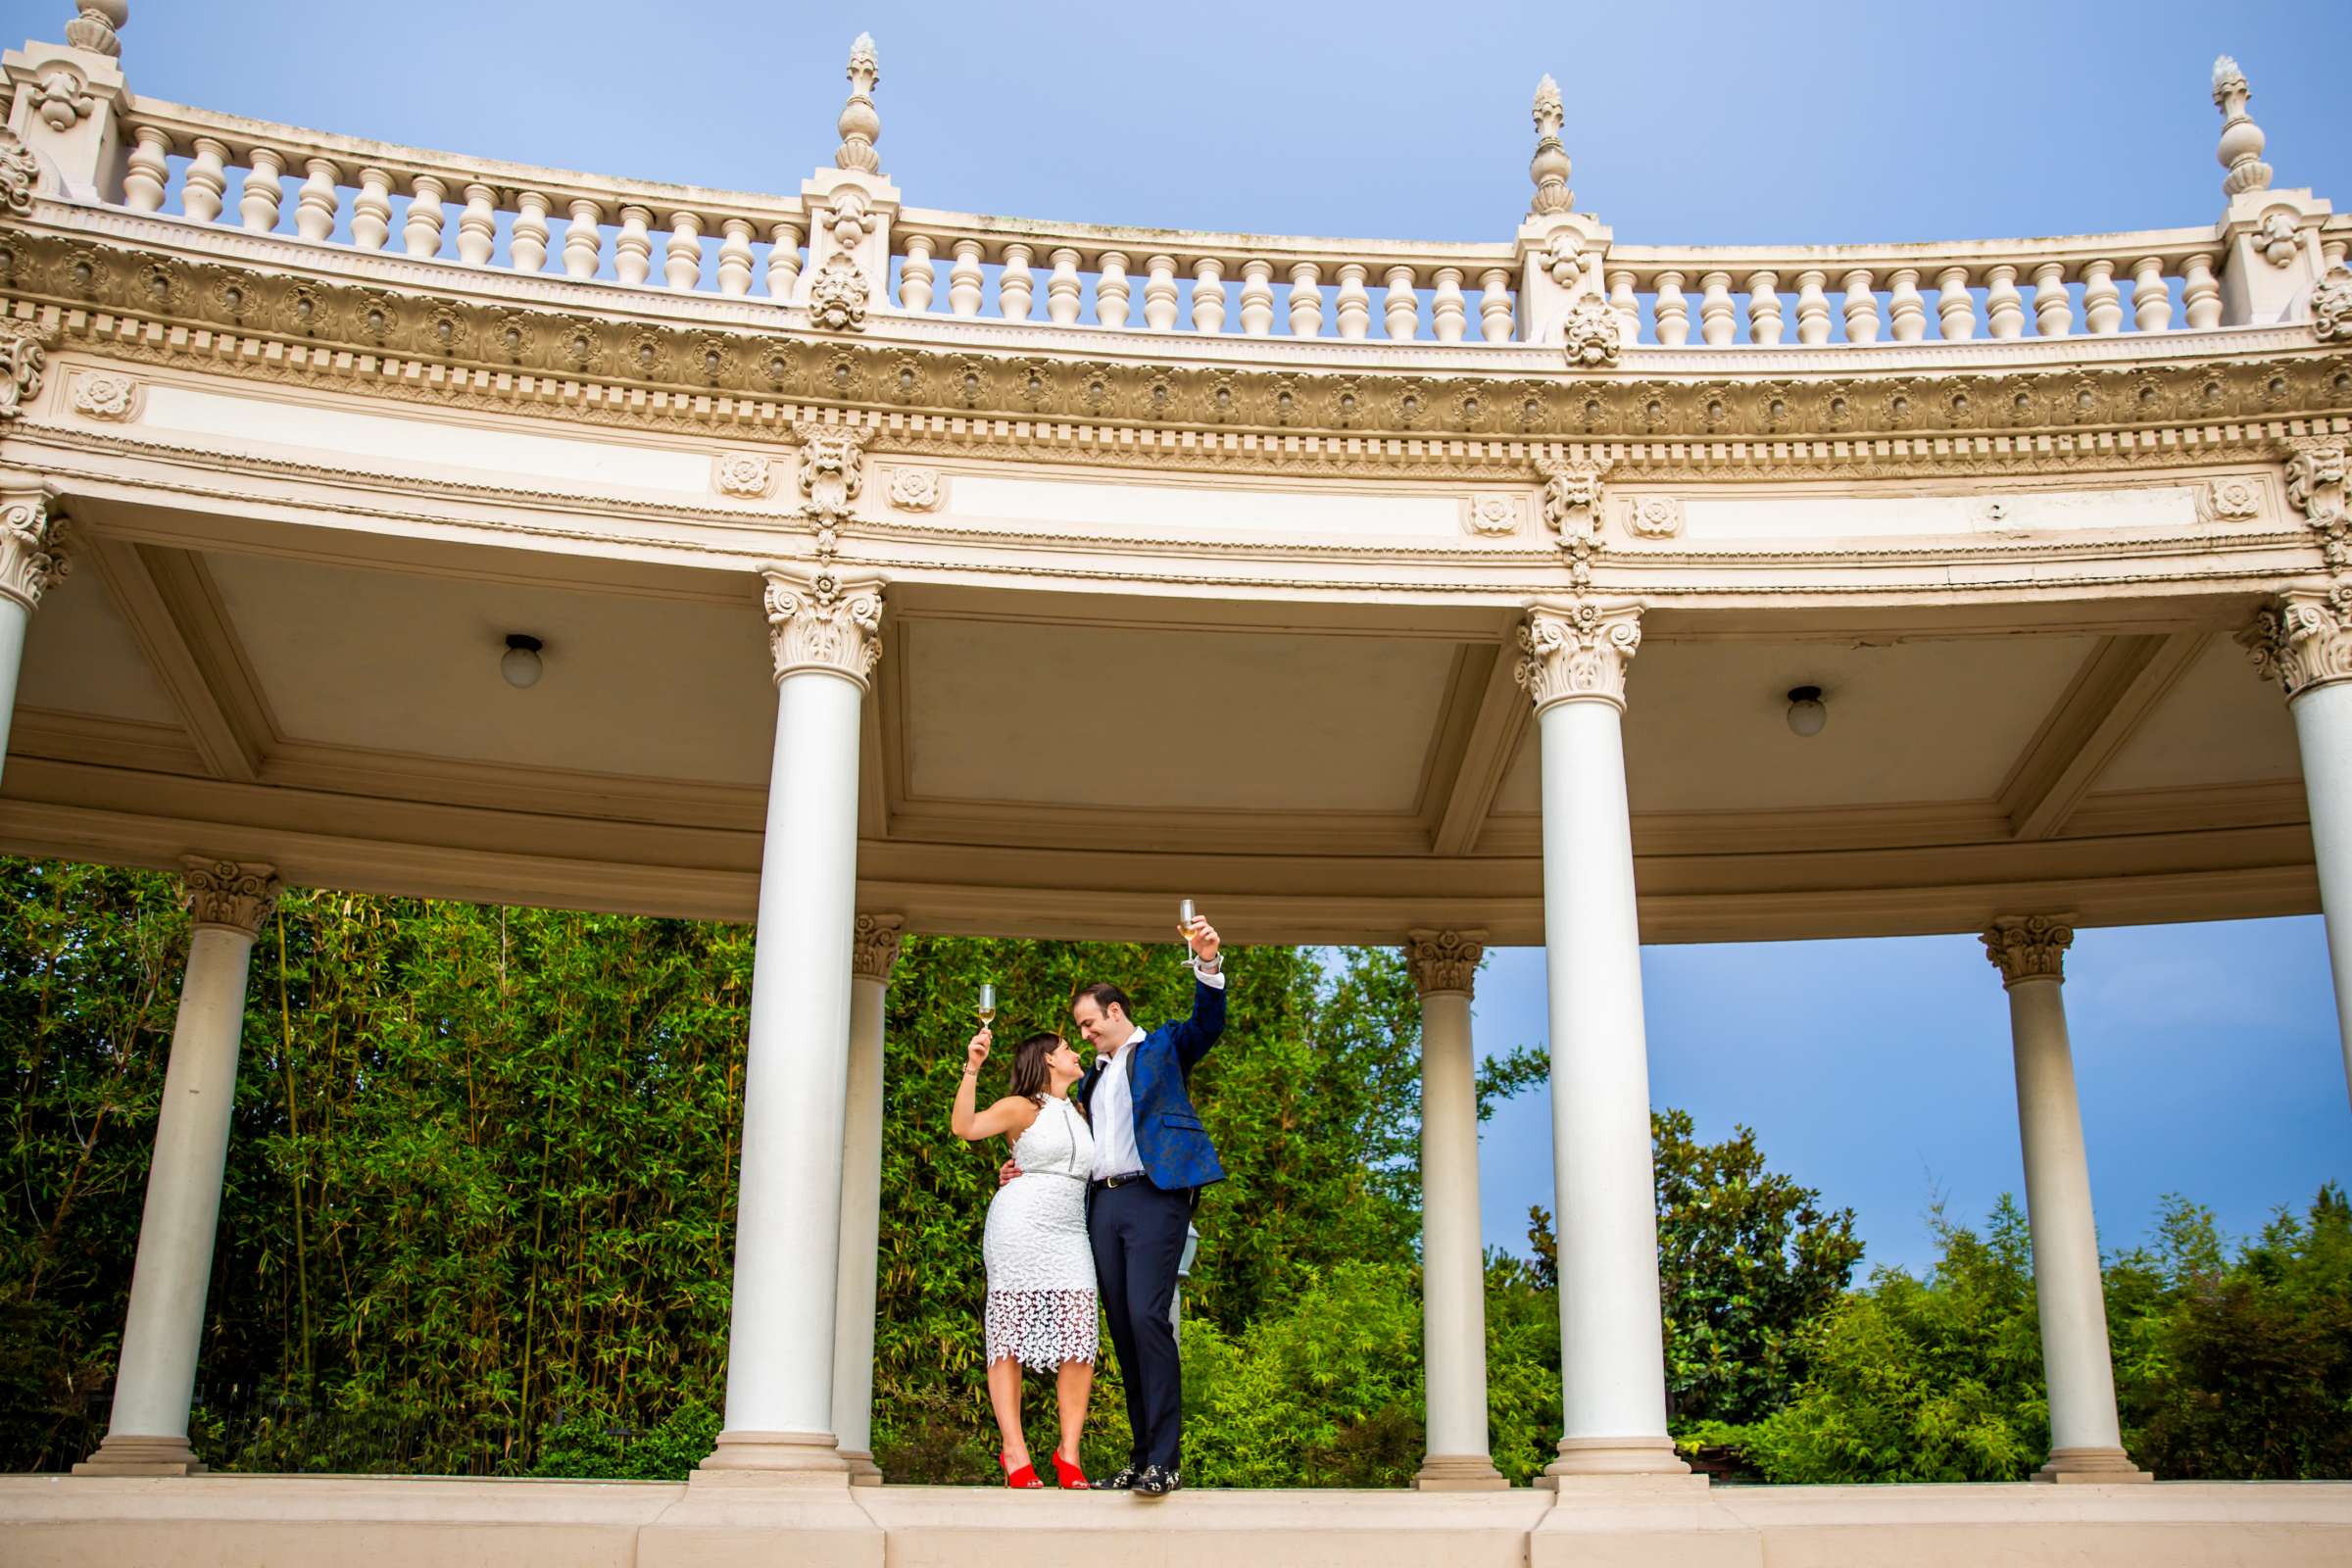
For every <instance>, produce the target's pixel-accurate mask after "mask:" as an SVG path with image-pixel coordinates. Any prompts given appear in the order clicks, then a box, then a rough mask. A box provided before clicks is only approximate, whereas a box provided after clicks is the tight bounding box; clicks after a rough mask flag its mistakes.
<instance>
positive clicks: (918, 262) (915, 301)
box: [899, 234, 939, 316]
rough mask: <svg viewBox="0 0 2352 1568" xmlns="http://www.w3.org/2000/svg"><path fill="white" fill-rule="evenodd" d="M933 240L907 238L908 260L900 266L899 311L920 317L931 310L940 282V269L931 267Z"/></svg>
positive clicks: (912, 236)
mask: <svg viewBox="0 0 2352 1568" xmlns="http://www.w3.org/2000/svg"><path fill="white" fill-rule="evenodd" d="M931 251H932V239H931V236H930V235H928V234H909V235H907V259H906V261H904V262H902V263H901V264H900V265H899V309H900V310H902V311H906V312H907V313H909V314H910V315H914V316H920V315H922V314H923V313H924V312H925V311H927V310H929V309H930V308H931V296H932V293H933V290H934V288H935V285H936V284H937V283H938V281H939V271H938V269H936V268H935V267H933V266H932V265H931Z"/></svg>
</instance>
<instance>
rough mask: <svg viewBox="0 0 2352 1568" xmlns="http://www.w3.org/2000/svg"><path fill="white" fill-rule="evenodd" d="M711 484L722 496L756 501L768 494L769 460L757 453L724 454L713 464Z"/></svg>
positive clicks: (714, 460)
mask: <svg viewBox="0 0 2352 1568" xmlns="http://www.w3.org/2000/svg"><path fill="white" fill-rule="evenodd" d="M711 483H712V484H715V485H716V486H717V487H718V493H719V494H720V495H725V496H743V497H745V498H747V499H750V500H755V501H756V500H758V499H759V498H760V497H761V496H764V495H766V494H767V486H768V465H767V459H765V458H763V457H761V456H760V454H758V453H757V452H722V453H720V454H719V455H718V456H717V457H716V458H715V459H713V460H712V462H711Z"/></svg>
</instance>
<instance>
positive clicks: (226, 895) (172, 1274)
mask: <svg viewBox="0 0 2352 1568" xmlns="http://www.w3.org/2000/svg"><path fill="white" fill-rule="evenodd" d="M184 863H185V864H186V866H187V873H186V883H187V898H188V907H189V910H190V911H191V912H192V913H193V914H194V916H195V929H194V931H193V933H192V934H191V935H190V937H189V939H188V967H187V973H186V974H185V975H184V976H183V977H182V978H181V980H180V986H179V1013H178V1016H177V1017H175V1018H174V1019H173V1020H172V1055H171V1059H170V1061H169V1062H168V1064H167V1065H166V1066H165V1069H164V1098H163V1103H162V1104H161V1106H159V1107H158V1110H157V1114H156V1122H155V1156H154V1159H153V1162H152V1163H150V1164H149V1166H148V1168H147V1204H146V1207H145V1208H144V1209H142V1210H141V1211H140V1214H139V1250H138V1257H137V1260H136V1262H135V1263H134V1264H133V1265H132V1267H131V1274H130V1309H129V1312H128V1313H127V1315H126V1316H125V1317H124V1319H123V1349H122V1353H121V1355H120V1357H119V1358H118V1359H117V1362H116V1367H115V1403H114V1411H113V1414H112V1416H111V1418H110V1419H109V1420H108V1422H107V1429H106V1437H105V1439H104V1441H102V1442H101V1443H100V1444H99V1445H98V1451H97V1452H96V1453H93V1454H91V1455H90V1456H89V1458H87V1459H85V1460H83V1461H82V1462H81V1463H80V1464H77V1465H75V1466H74V1467H73V1471H74V1474H76V1475H118V1476H120V1475H147V1476H154V1475H189V1474H192V1473H194V1472H196V1471H200V1470H202V1469H203V1468H204V1466H203V1465H202V1464H200V1463H199V1462H197V1458H196V1455H195V1453H194V1452H193V1451H192V1450H191V1449H190V1448H189V1447H188V1405H189V1401H190V1400H191V1399H192V1398H193V1397H194V1396H195V1392H196V1349H197V1345H198V1343H199V1341H201V1340H202V1339H203V1337H204V1302H205V1292H206V1289H207V1287H208V1286H209V1284H210V1283H211V1280H212V1274H213V1232H214V1231H215V1230H216V1229H217V1228H218V1227H219V1225H220V1221H221V1171H222V1170H223V1168H224V1167H225V1166H226V1164H227V1162H228V1115H229V1110H230V1109H231V1107H232V1106H233V1105H234V1104H235V1103H236V1088H237V1045H238V1037H239V1036H240V1035H241V1034H242V1033H243V1032H244V1027H245V976H246V971H247V968H248V967H249V964H250V960H251V958H252V956H253V938H254V933H255V932H257V931H259V930H260V929H261V924H262V922H263V921H264V920H266V919H268V918H269V916H270V907H271V906H273V905H274V904H275V903H276V902H277V878H276V876H275V875H274V874H273V873H272V872H271V870H270V867H269V866H267V865H251V864H239V863H238V862H236V861H233V860H207V859H199V858H193V857H191V858H189V859H188V860H187V861H185V862H184Z"/></svg>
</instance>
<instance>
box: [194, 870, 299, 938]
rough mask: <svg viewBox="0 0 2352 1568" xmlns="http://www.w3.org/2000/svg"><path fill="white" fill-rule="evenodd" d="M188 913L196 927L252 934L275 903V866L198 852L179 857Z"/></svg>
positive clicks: (268, 916) (268, 915) (276, 881)
mask: <svg viewBox="0 0 2352 1568" xmlns="http://www.w3.org/2000/svg"><path fill="white" fill-rule="evenodd" d="M179 863H180V865H181V867H182V870H181V872H180V881H181V882H182V883H183V884H184V886H185V891H186V895H187V901H188V913H189V915H190V917H191V918H192V919H193V920H194V922H195V925H196V928H197V929H198V930H202V929H203V928H204V927H206V926H217V927H220V928H221V929H222V930H227V931H235V932H238V933H239V934H241V935H244V936H252V935H253V934H254V933H255V932H257V931H259V930H261V928H262V922H263V921H264V920H267V919H269V918H270V910H271V909H272V908H274V907H276V906H277V895H278V890H279V884H278V880H277V872H276V870H275V868H274V867H271V866H269V865H264V864H261V863H260V862H258V861H251V860H215V859H208V858H205V857H203V856H200V855H190V856H186V857H184V858H181V860H180V862H179Z"/></svg>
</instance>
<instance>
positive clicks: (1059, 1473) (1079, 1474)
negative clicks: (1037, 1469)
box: [1054, 1448, 1095, 1492]
mask: <svg viewBox="0 0 2352 1568" xmlns="http://www.w3.org/2000/svg"><path fill="white" fill-rule="evenodd" d="M1054 1480H1056V1481H1058V1482H1060V1483H1061V1490H1062V1491H1064V1492H1092V1491H1094V1490H1095V1489H1094V1488H1093V1487H1091V1486H1089V1485H1088V1484H1087V1480H1086V1472H1085V1471H1083V1470H1081V1469H1079V1468H1078V1467H1077V1466H1076V1465H1074V1464H1072V1463H1070V1462H1069V1461H1068V1460H1067V1459H1064V1458H1063V1457H1062V1456H1061V1450H1060V1449H1059V1448H1055V1449H1054Z"/></svg>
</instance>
